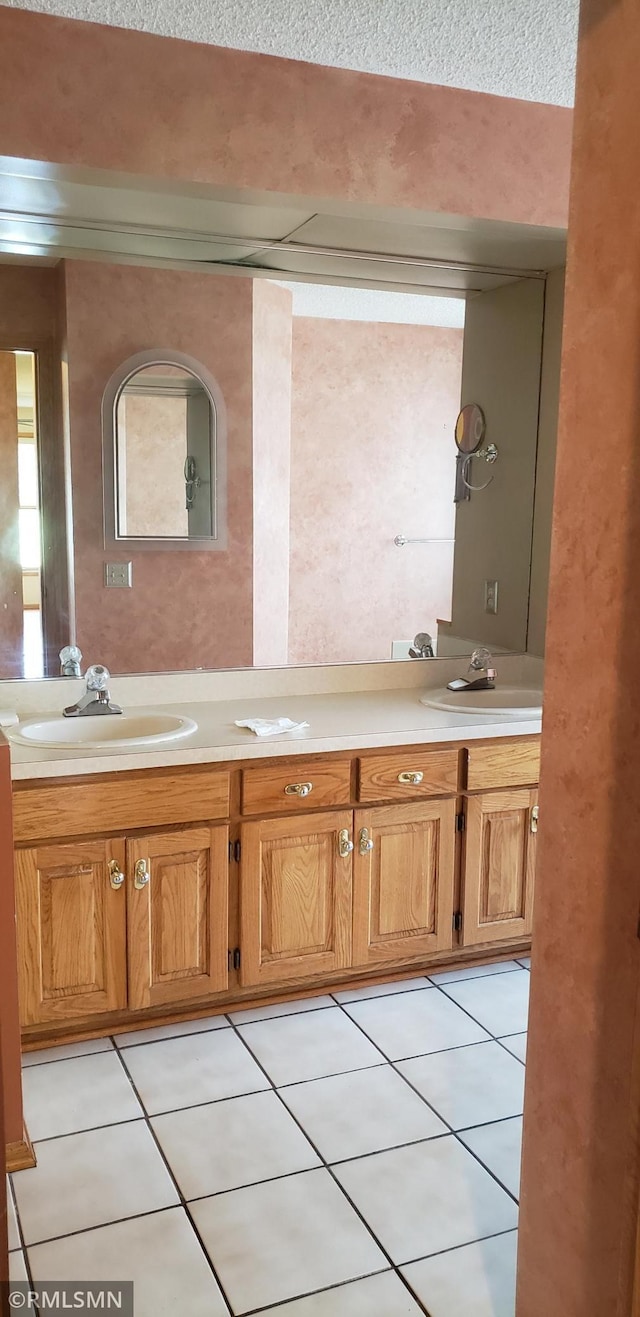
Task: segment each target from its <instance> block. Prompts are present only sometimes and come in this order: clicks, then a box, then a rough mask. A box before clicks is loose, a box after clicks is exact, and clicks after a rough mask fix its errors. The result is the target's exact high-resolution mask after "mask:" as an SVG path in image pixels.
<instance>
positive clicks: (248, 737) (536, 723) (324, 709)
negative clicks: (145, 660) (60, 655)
mask: <svg viewBox="0 0 640 1317" xmlns="http://www.w3.org/2000/svg"><path fill="white" fill-rule="evenodd" d="M114 685H115V683H114ZM421 693H422V692H421V691H420V689H417V688H414V687H409V688H401V689H397V690H394V689H389V690H366V691H362V690H360V691H342V692H335V691H334V692H331V693H325V694H308V695H303V694H299V695H273V696H264V697H261V698H257V699H256V698H251V699H248V698H236V699H232V700H197V701H189V702H188V701H182V700H181V701H180V702H177V701H174V702H171V703H169V702H168V701H167V702H165V701H162V703H157V704H153V705H152V704H149V705H142V704H139V703H136V704H135V706H132V707H131V712H132V713H134V712H135V713H136V714H140V713H143V712H147V711H149V712H150V711H152V710H153V711H154V712H157V711H159V710H160V709H162V710H164V711H167V712H172V713H179V714H183V715H186V716H187V717H188V718H192V719H193V720H194V722H196V723H197V730H196V731H195V732H193V733H192V734H191V735H190V736H188V737H185V738H184V739H183V740H180V741H173V742H168V743H167V744H165V745H153V746H149V745H146V746H145V745H141V746H140V747H139V748H136V749H131V748H127V749H126V750H125V749H122V748H121V747H120V748H119V747H118V746H117V745H114V747H113V748H109V749H99V750H98V749H95V748H89V747H80V746H70V747H69V748H68V749H60V748H58V747H53V746H52V747H49V748H46V749H45V748H42V747H37V746H25V745H18V744H15V743H11V764H12V777H13V778H14V780H16V781H22V780H25V779H30V778H51V777H77V776H80V775H82V774H85V773H109V772H124V771H131V770H136V769H138V770H139V769H144V768H164V767H169V766H174V765H181V764H213V763H221V762H224V761H235V760H243V759H265V758H273V757H274V756H276V755H283V756H284V755H286V756H290V755H305V754H307V755H308V754H326V753H329V752H338V753H339V752H341V751H342V752H344V753H345V754H351V753H352V752H354V751H357V750H361V749H365V748H368V749H371V748H376V747H378V746H379V747H381V748H384V747H387V746H401V745H428V744H431V743H434V744H435V743H438V742H444V741H468V740H477V739H481V738H486V737H499V736H526V735H533V734H535V733H537V732H540V728H541V720H540V719H535V720H525V719H522V720H520V719H518V720H516V719H514V718H507V717H505V716H504V715H499V714H496V713H488V714H486V715H482V716H480V715H473V716H470V715H469V714H457V713H443V712H440V711H439V710H437V709H431V708H429V707H428V706H427V705H424V704H421V703H420V694H421ZM46 712H47V713H49V714H51V715H53V716H56V715H59V714H60V712H61V710H60V709H59V708H56V706H55V703H54V701H53V700H52V703H51V705H50V706H49V708H48V709H47V711H46ZM125 714H126V705H125ZM275 717H287V718H291V719H293V720H294V721H295V722H308V723H309V727H308V728H306V729H305V730H304V731H299V732H289V733H285V734H284V735H280V736H270V737H257V736H255V734H254V733H253V732H250V731H248V730H245V729H242V728H239V727H236V726H235V721H236V719H238V718H275Z"/></svg>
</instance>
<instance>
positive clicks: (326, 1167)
mask: <svg viewBox="0 0 640 1317" xmlns="http://www.w3.org/2000/svg"><path fill="white" fill-rule="evenodd" d="M339 1009H341V1008H340V1007H339ZM231 1027H232V1029H233V1030H234V1032H235V1033H236V1035H237V1037H238V1038H239V1039H240V1041H241V1042H242V1043H243V1045H244V1046H245V1047H246V1049H247V1051H248V1053H249V1055H250V1056H251V1057H252V1058H253V1060H254V1061H255V1063H256V1065H257V1066H259V1067H260V1069H261V1070H262V1073H263V1074H264V1076H265V1078H266V1079H267V1080H268V1082H269V1084H270V1086H271V1089H272V1092H274V1093H275V1095H276V1097H277V1098H278V1100H279V1101H280V1102H281V1104H282V1106H283V1107H284V1109H285V1111H286V1112H287V1114H288V1115H289V1116H290V1117H291V1119H292V1120H293V1121H294V1123H295V1124H296V1125H297V1126H298V1129H299V1130H300V1132H301V1134H302V1135H303V1137H304V1138H305V1139H306V1140H307V1143H308V1144H309V1145H310V1147H311V1148H312V1149H313V1151H314V1152H315V1154H316V1157H318V1158H319V1160H320V1162H321V1166H320V1167H318V1168H317V1169H322V1168H324V1170H326V1171H327V1172H328V1173H329V1175H330V1176H331V1179H332V1181H333V1183H334V1185H335V1186H336V1188H337V1189H338V1192H339V1193H340V1194H341V1195H342V1196H343V1197H344V1198H345V1200H346V1202H348V1203H349V1204H350V1206H351V1209H352V1211H353V1212H355V1214H356V1216H357V1217H358V1218H359V1220H360V1221H361V1223H362V1225H363V1226H364V1228H365V1230H366V1231H367V1233H368V1234H369V1235H370V1237H371V1239H372V1240H373V1242H374V1244H375V1245H376V1247H377V1248H378V1249H379V1250H380V1252H381V1254H382V1255H383V1257H385V1258H386V1260H387V1262H388V1263H389V1267H390V1269H391V1270H392V1271H394V1272H395V1274H396V1275H397V1276H398V1277H399V1280H400V1282H401V1284H402V1285H405V1281H404V1278H403V1277H402V1276H400V1274H399V1272H398V1271H397V1268H396V1264H395V1262H394V1261H393V1258H392V1257H391V1255H390V1254H389V1253H388V1251H387V1249H386V1248H385V1247H384V1245H383V1244H382V1243H381V1241H380V1240H379V1239H378V1237H377V1235H376V1234H375V1232H374V1231H373V1230H372V1228H371V1226H370V1225H369V1222H368V1221H366V1220H365V1218H364V1216H363V1215H362V1212H361V1211H360V1209H359V1208H358V1207H356V1204H355V1203H354V1202H353V1201H352V1199H351V1198H350V1197H349V1194H348V1193H347V1191H346V1189H345V1188H344V1186H343V1185H341V1184H340V1181H339V1180H338V1179H337V1177H336V1176H335V1175H334V1174H333V1171H332V1169H331V1167H330V1166H329V1165H328V1163H327V1161H326V1160H325V1158H324V1157H323V1156H322V1153H321V1152H320V1149H319V1148H317V1147H316V1145H315V1143H314V1142H313V1139H312V1138H310V1136H309V1135H308V1134H307V1131H306V1130H305V1129H304V1128H303V1126H302V1125H301V1124H300V1121H299V1120H298V1119H297V1117H296V1116H295V1114H294V1112H292V1111H290V1110H289V1108H288V1106H287V1104H286V1102H285V1101H284V1098H283V1097H281V1095H280V1092H279V1091H278V1089H277V1087H276V1085H275V1083H274V1082H273V1080H272V1079H271V1076H270V1075H269V1074H268V1073H267V1071H266V1070H265V1068H264V1066H263V1065H262V1063H261V1062H260V1061H259V1060H258V1058H257V1057H256V1056H255V1054H254V1053H253V1052H252V1050H251V1048H250V1046H249V1043H248V1042H246V1041H245V1039H244V1038H243V1037H242V1034H240V1032H239V1030H238V1028H237V1026H236V1025H234V1024H233V1022H232V1023H231ZM374 1046H375V1044H374ZM377 1050H378V1051H379V1050H380V1049H379V1048H378V1049H377ZM381 1055H382V1053H381ZM370 1068H374V1067H370ZM347 1073H355V1072H353V1071H348V1072H347ZM298 1174H303V1175H304V1174H308V1172H304V1171H302V1172H298ZM381 1270H383V1268H381ZM405 1288H407V1287H406V1285H405ZM294 1297H297V1296H294ZM282 1302H289V1300H282ZM420 1307H421V1309H422V1311H423V1313H424V1314H425V1317H429V1313H428V1312H427V1309H426V1308H425V1307H424V1306H423V1304H422V1303H420Z"/></svg>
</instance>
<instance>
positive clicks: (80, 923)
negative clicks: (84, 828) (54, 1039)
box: [16, 838, 127, 1025]
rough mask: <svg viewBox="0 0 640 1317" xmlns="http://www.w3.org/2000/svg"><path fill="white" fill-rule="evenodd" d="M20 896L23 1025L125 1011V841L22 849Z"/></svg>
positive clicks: (18, 855)
mask: <svg viewBox="0 0 640 1317" xmlns="http://www.w3.org/2000/svg"><path fill="white" fill-rule="evenodd" d="M114 884H115V885H114ZM16 899H17V917H18V946H19V976H20V1009H21V1019H22V1023H23V1024H25V1025H27V1024H41V1023H43V1022H45V1021H51V1020H60V1021H63V1020H67V1019H71V1018H74V1017H75V1016H82V1017H85V1016H89V1015H99V1014H102V1013H104V1012H106V1011H118V1010H122V1009H124V1007H125V1006H126V1004H127V967H126V952H125V939H126V893H125V890H124V841H123V840H122V839H121V838H117V839H115V840H112V841H86V842H75V843H74V844H73V845H70V846H65V845H53V846H37V847H34V848H33V849H32V850H18V851H16Z"/></svg>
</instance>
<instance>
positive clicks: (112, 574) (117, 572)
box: [104, 562, 131, 590]
mask: <svg viewBox="0 0 640 1317" xmlns="http://www.w3.org/2000/svg"><path fill="white" fill-rule="evenodd" d="M104 583H105V585H106V587H107V589H108V590H122V589H127V588H128V587H130V586H131V563H130V562H106V563H105V565H104Z"/></svg>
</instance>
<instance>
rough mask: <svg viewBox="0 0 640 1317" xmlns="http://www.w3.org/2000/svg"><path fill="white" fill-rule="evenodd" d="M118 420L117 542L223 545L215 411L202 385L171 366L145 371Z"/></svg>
mask: <svg viewBox="0 0 640 1317" xmlns="http://www.w3.org/2000/svg"><path fill="white" fill-rule="evenodd" d="M113 416H114V435H113V447H111V443H110V440H111V436H110V435H109V436H108V440H107V447H106V451H107V453H111V452H112V453H113V459H114V463H115V472H114V480H113V492H114V498H115V515H114V523H115V538H116V540H147V541H149V540H151V541H157V540H166V541H172V542H174V541H180V540H203V539H216V537H217V507H216V503H217V498H216V411H215V406H214V403H213V399H212V398H211V395H210V394H209V391H208V390H207V389H206V388H205V386H204V384H203V382H202V380H201V379H199V378H198V376H197V375H196V374H195V373H194V372H193V371H190V370H187V369H185V368H184V367H182V366H178V365H174V364H172V363H171V362H164V363H160V362H158V363H154V364H152V365H148V366H142V367H140V368H139V369H137V370H134V371H132V372H131V374H129V376H128V377H127V378H126V379H125V381H124V383H123V384H122V385H121V387H120V389H119V391H118V392H117V394H116V399H115V406H114V413H113ZM109 487H110V482H109V483H108V485H107V489H109ZM108 521H110V518H108Z"/></svg>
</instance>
